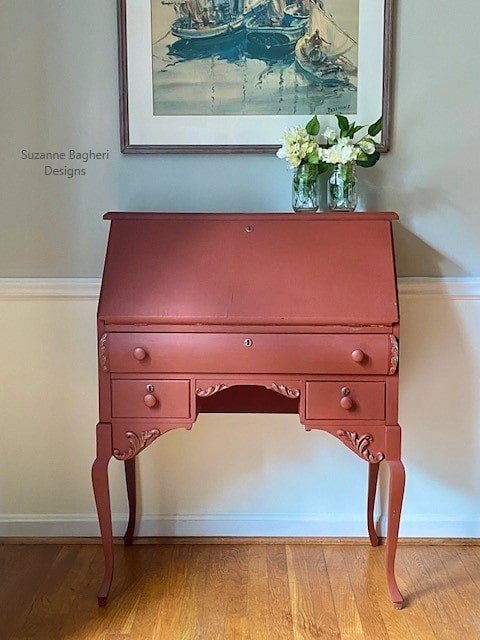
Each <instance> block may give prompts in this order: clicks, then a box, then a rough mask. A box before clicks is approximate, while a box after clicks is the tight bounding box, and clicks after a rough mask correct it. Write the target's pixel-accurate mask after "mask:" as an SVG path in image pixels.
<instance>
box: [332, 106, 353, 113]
mask: <svg viewBox="0 0 480 640" xmlns="http://www.w3.org/2000/svg"><path fill="white" fill-rule="evenodd" d="M351 106H352V105H351V104H341V105H340V106H339V107H327V109H328V113H347V112H348V111H349V109H351Z"/></svg>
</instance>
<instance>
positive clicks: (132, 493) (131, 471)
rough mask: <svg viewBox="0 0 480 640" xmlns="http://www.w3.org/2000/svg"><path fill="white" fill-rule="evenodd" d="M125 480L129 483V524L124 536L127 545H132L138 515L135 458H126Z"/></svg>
mask: <svg viewBox="0 0 480 640" xmlns="http://www.w3.org/2000/svg"><path fill="white" fill-rule="evenodd" d="M125 480H126V483H127V496H128V511H129V515H128V526H127V530H126V532H125V535H124V536H123V542H124V544H125V546H127V547H130V546H131V545H132V544H133V534H134V533H135V520H136V515H137V488H136V478H135V458H130V460H125Z"/></svg>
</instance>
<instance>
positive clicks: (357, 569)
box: [342, 547, 388, 640]
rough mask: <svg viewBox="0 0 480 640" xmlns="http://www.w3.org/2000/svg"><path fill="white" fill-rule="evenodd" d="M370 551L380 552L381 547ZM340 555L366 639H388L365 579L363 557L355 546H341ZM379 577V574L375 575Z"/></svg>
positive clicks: (369, 586) (373, 595)
mask: <svg viewBox="0 0 480 640" xmlns="http://www.w3.org/2000/svg"><path fill="white" fill-rule="evenodd" d="M369 552H371V553H375V552H376V553H378V552H380V553H381V552H382V549H378V548H377V549H371V550H370V549H369ZM342 555H343V559H344V563H345V567H346V569H347V572H348V577H349V580H350V584H351V586H352V591H353V595H354V597H355V602H356V604H357V610H358V613H359V616H360V621H361V624H362V629H363V634H364V636H365V639H366V640H388V633H387V629H386V627H385V623H384V621H383V618H382V616H381V614H380V610H379V606H378V601H377V597H376V594H375V593H374V592H372V589H371V580H367V578H368V575H367V565H366V561H365V558H361V557H359V555H358V553H357V552H356V549H355V547H343V548H342ZM377 579H380V576H377Z"/></svg>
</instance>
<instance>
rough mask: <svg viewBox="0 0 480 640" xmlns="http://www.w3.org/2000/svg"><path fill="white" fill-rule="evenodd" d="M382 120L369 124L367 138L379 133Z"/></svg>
mask: <svg viewBox="0 0 480 640" xmlns="http://www.w3.org/2000/svg"><path fill="white" fill-rule="evenodd" d="M382 120H383V118H379V119H378V120H377V121H376V122H374V123H373V124H371V125H370V126H369V127H368V135H369V136H376V135H378V134H379V133H380V131H381V130H382V126H383V123H382Z"/></svg>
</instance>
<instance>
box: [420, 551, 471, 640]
mask: <svg viewBox="0 0 480 640" xmlns="http://www.w3.org/2000/svg"><path fill="white" fill-rule="evenodd" d="M431 551H432V548H431V547H411V548H410V550H409V555H408V558H409V560H408V562H409V564H408V566H409V571H410V576H411V579H412V583H413V589H412V595H411V599H412V600H413V599H419V601H420V602H421V604H422V606H423V608H424V611H425V614H426V616H427V618H428V621H429V622H430V626H431V627H432V629H433V630H434V632H435V635H436V637H437V639H438V640H465V631H464V629H462V628H461V626H460V625H459V624H458V613H457V611H456V609H455V607H454V606H452V602H451V601H450V599H449V598H448V597H445V595H443V596H442V595H441V592H442V590H443V588H444V587H445V586H446V585H443V584H441V583H440V581H437V580H435V579H434V577H432V573H431V572H430V563H431V562H432V553H431Z"/></svg>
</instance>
